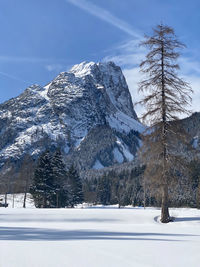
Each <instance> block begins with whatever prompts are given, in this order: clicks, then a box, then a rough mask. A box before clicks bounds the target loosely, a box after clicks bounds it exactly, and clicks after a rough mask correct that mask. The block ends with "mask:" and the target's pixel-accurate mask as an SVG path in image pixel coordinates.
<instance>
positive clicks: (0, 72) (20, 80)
mask: <svg viewBox="0 0 200 267" xmlns="http://www.w3.org/2000/svg"><path fill="white" fill-rule="evenodd" d="M0 75H2V76H4V77H7V78H9V79H12V80H15V81H18V82H22V83H26V84H31V83H30V82H28V81H25V80H23V79H20V78H18V77H16V76H14V75H11V74H8V73H6V72H3V71H0Z"/></svg>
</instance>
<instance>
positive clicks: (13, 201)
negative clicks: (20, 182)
mask: <svg viewBox="0 0 200 267" xmlns="http://www.w3.org/2000/svg"><path fill="white" fill-rule="evenodd" d="M12 207H13V208H14V207H15V194H13V197H12Z"/></svg>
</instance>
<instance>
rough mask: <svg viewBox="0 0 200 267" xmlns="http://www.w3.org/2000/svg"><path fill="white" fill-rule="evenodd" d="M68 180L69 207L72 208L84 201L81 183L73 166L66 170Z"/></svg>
mask: <svg viewBox="0 0 200 267" xmlns="http://www.w3.org/2000/svg"><path fill="white" fill-rule="evenodd" d="M68 179H69V183H70V192H69V198H70V205H71V207H74V205H77V204H80V203H83V201H84V196H83V189H82V182H81V179H80V176H79V174H78V171H77V170H76V168H75V167H74V165H72V166H71V167H70V168H69V170H68Z"/></svg>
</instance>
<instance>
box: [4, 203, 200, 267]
mask: <svg viewBox="0 0 200 267" xmlns="http://www.w3.org/2000/svg"><path fill="white" fill-rule="evenodd" d="M83 207H85V206H84V205H83ZM159 215H160V210H159V209H155V208H147V209H145V210H144V209H143V208H128V207H127V208H122V209H118V208H117V207H111V206H110V207H107V208H105V207H91V208H89V207H88V208H76V209H17V208H16V209H15V208H13V209H12V208H7V209H5V208H0V255H1V257H0V266H2V267H4V266H5V267H40V266H42V267H169V266H170V267H188V266H190V267H199V262H200V253H199V248H200V210H196V209H171V215H172V216H174V217H176V220H175V222H173V223H168V224H161V223H160V222H159Z"/></svg>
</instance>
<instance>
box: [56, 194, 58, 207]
mask: <svg viewBox="0 0 200 267" xmlns="http://www.w3.org/2000/svg"><path fill="white" fill-rule="evenodd" d="M58 199H59V196H58V192H57V193H56V208H58V206H59V202H58Z"/></svg>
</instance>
